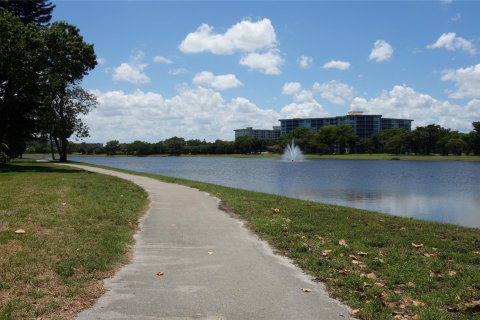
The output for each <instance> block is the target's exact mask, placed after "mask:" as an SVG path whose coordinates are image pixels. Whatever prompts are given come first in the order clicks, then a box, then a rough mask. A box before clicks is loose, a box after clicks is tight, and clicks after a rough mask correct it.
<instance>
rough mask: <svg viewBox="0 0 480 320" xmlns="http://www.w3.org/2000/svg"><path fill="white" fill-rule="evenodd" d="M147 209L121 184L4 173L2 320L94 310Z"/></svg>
mask: <svg viewBox="0 0 480 320" xmlns="http://www.w3.org/2000/svg"><path fill="white" fill-rule="evenodd" d="M146 205H147V195H146V193H145V192H144V191H143V190H142V189H140V188H139V187H137V186H136V185H134V184H132V183H129V182H125V181H123V180H121V179H117V178H113V177H109V176H104V175H99V174H94V173H88V172H85V171H81V170H75V169H72V168H68V167H60V166H54V165H47V164H38V163H34V162H32V161H30V162H29V161H21V162H16V163H14V164H11V165H1V166H0V252H1V254H0V319H35V318H37V317H39V318H42V319H66V318H67V319H68V318H72V317H73V316H74V315H75V313H76V312H78V311H79V310H81V309H83V308H85V307H87V306H89V305H91V304H93V302H94V301H95V299H96V298H98V296H99V295H100V294H101V293H103V287H102V281H101V280H102V279H104V278H106V277H108V276H110V275H111V274H112V271H113V270H114V269H115V268H116V267H118V266H119V264H121V263H124V262H126V260H127V259H126V253H127V252H128V245H130V244H131V243H132V240H133V237H132V236H133V233H134V232H135V231H136V229H137V220H138V218H139V216H140V215H141V214H142V213H143V212H144V210H145V209H146ZM17 229H24V230H25V234H16V233H15V231H16V230H17Z"/></svg>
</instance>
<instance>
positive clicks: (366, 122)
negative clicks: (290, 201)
mask: <svg viewBox="0 0 480 320" xmlns="http://www.w3.org/2000/svg"><path fill="white" fill-rule="evenodd" d="M279 121H280V126H274V127H273V130H263V129H253V128H252V127H247V128H246V129H236V130H234V131H235V139H237V138H239V137H243V136H249V137H255V138H259V139H276V138H278V137H280V136H281V135H284V134H287V133H289V132H290V131H292V130H294V129H297V128H308V129H312V130H315V131H318V130H319V129H320V128H321V127H324V126H339V125H349V126H351V127H352V129H353V133H354V134H355V135H357V136H358V137H361V138H366V137H369V136H371V135H372V134H374V133H377V132H380V131H382V130H387V129H407V130H408V131H411V130H412V121H413V120H410V119H394V118H383V117H382V115H379V114H363V112H361V111H351V112H348V114H347V115H344V116H337V117H326V118H294V119H280V120H279Z"/></svg>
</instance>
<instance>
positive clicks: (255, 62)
mask: <svg viewBox="0 0 480 320" xmlns="http://www.w3.org/2000/svg"><path fill="white" fill-rule="evenodd" d="M283 63H284V60H283V58H282V56H281V55H280V52H279V51H278V50H276V49H272V50H270V51H268V52H266V53H257V52H253V53H249V54H248V55H246V56H245V57H243V58H242V59H241V60H240V64H241V65H243V66H247V67H249V68H250V69H254V70H258V71H260V72H262V73H265V74H269V75H278V74H280V73H282V71H281V70H280V66H282V65H283Z"/></svg>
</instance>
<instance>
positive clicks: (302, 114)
mask: <svg viewBox="0 0 480 320" xmlns="http://www.w3.org/2000/svg"><path fill="white" fill-rule="evenodd" d="M280 116H281V117H282V118H319V117H325V116H328V113H327V112H326V111H325V109H323V106H322V105H321V104H320V103H318V101H316V100H315V99H311V100H307V101H303V102H294V103H290V104H289V105H286V106H285V107H283V108H282V110H281V111H280Z"/></svg>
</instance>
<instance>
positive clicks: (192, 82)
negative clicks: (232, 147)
mask: <svg viewBox="0 0 480 320" xmlns="http://www.w3.org/2000/svg"><path fill="white" fill-rule="evenodd" d="M53 2H54V4H56V8H55V9H54V13H53V20H54V21H60V20H65V21H67V22H69V23H72V24H75V25H76V26H77V27H78V28H79V29H80V32H81V34H82V35H83V37H84V40H85V41H86V42H88V43H92V44H93V45H94V48H95V52H96V55H97V61H98V65H97V67H96V68H95V69H94V70H93V71H91V72H90V73H89V75H87V76H86V77H85V78H84V80H83V82H82V86H83V87H84V88H85V89H88V90H89V91H90V92H92V93H93V94H95V95H96V97H97V100H98V106H97V107H96V108H95V109H94V110H93V111H91V112H90V113H89V114H88V115H87V116H85V117H84V121H85V122H86V124H87V125H88V126H89V127H90V137H89V138H87V139H85V140H84V141H86V142H102V143H104V142H106V141H109V140H114V139H116V140H119V141H121V142H132V141H134V140H142V141H147V142H157V141H161V140H165V139H168V138H170V137H173V136H178V137H183V138H185V139H200V140H203V139H205V140H207V141H215V140H216V139H222V140H233V139H234V131H233V130H234V129H241V128H245V127H254V128H256V129H271V128H272V126H277V125H279V121H278V120H279V119H284V118H306V117H327V116H333V117H334V116H341V115H345V114H346V113H347V112H349V111H363V112H364V113H367V114H381V115H383V116H384V117H389V118H407V119H413V120H414V121H413V127H417V126H425V125H428V124H432V123H434V124H439V125H441V126H443V127H446V128H451V129H452V130H458V131H461V132H469V131H471V130H472V126H471V123H472V122H473V121H480V59H479V58H480V22H479V21H480V20H479V18H478V14H479V13H480V2H476V1H450V0H444V1H422V2H420V1H415V2H414V1H368V2H366V1H335V2H334V1H305V2H302V1H242V2H236V1H213V2H205V1H191V2H189V1H152V0H151V1H66V0H63V1H53Z"/></svg>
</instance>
